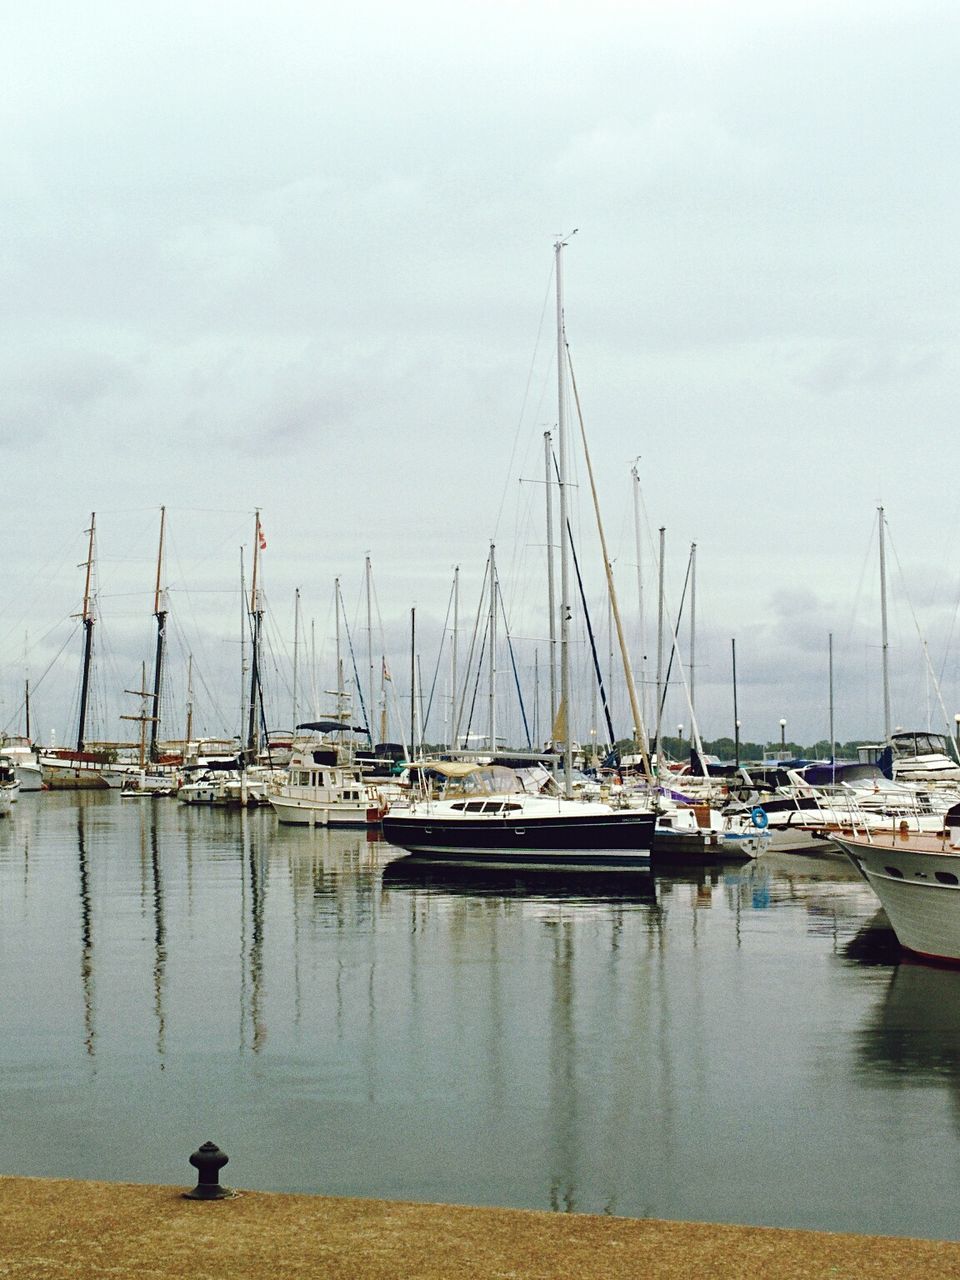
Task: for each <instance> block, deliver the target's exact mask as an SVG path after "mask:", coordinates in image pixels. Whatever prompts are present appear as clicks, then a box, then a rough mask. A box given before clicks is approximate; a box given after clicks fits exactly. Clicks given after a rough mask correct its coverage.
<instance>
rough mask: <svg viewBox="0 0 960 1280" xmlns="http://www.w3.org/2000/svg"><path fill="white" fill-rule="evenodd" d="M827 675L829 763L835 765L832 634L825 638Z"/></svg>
mask: <svg viewBox="0 0 960 1280" xmlns="http://www.w3.org/2000/svg"><path fill="white" fill-rule="evenodd" d="M827 675H828V679H829V683H830V763H831V764H833V765H836V754H835V752H836V744H835V743H834V740H833V632H832V631H831V632H830V634H829V635H828V636H827Z"/></svg>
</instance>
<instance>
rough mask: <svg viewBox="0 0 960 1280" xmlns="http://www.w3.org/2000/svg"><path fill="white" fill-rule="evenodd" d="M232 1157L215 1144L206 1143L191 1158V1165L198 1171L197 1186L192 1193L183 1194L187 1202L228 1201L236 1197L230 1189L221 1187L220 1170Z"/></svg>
mask: <svg viewBox="0 0 960 1280" xmlns="http://www.w3.org/2000/svg"><path fill="white" fill-rule="evenodd" d="M229 1159H230V1157H229V1156H228V1155H227V1154H226V1152H225V1151H221V1150H220V1148H219V1147H218V1146H217V1144H216V1143H215V1142H205V1143H204V1144H203V1146H201V1147H200V1148H199V1149H198V1150H197V1151H195V1152H194V1153H193V1155H192V1156H191V1157H190V1163H191V1164H192V1165H193V1167H194V1168H195V1169H196V1170H197V1174H198V1177H197V1185H196V1186H195V1187H194V1188H193V1190H192V1191H185V1192H184V1193H183V1194H184V1196H185V1197H186V1199H187V1200H227V1199H229V1198H230V1197H231V1196H234V1195H236V1192H235V1191H231V1190H230V1188H229V1187H221V1185H220V1170H221V1169H222V1168H223V1166H224V1165H225V1164H226V1163H227V1161H228V1160H229Z"/></svg>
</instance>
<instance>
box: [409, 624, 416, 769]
mask: <svg viewBox="0 0 960 1280" xmlns="http://www.w3.org/2000/svg"><path fill="white" fill-rule="evenodd" d="M416 754H417V609H416V606H415V605H414V606H413V607H412V608H411V610H410V755H411V757H415V756H416Z"/></svg>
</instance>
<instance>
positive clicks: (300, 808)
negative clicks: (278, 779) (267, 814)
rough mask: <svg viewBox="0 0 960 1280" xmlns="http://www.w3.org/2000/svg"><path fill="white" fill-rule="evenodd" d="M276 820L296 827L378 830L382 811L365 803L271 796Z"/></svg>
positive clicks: (270, 799)
mask: <svg viewBox="0 0 960 1280" xmlns="http://www.w3.org/2000/svg"><path fill="white" fill-rule="evenodd" d="M268 799H269V801H270V803H271V805H272V806H273V810H274V812H275V813H276V815H277V821H278V822H282V823H284V825H286V826H293V827H375V826H377V825H378V824H379V822H380V819H381V818H382V817H383V809H382V808H377V807H376V806H368V805H365V804H347V803H336V802H334V801H331V802H329V803H326V804H325V803H323V802H320V801H307V800H297V799H285V798H284V797H281V796H275V795H271V796H269V797H268Z"/></svg>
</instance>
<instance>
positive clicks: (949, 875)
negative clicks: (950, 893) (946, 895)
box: [936, 871, 960, 884]
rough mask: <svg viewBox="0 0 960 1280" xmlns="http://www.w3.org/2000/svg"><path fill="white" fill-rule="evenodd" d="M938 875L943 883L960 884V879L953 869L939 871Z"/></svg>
mask: <svg viewBox="0 0 960 1280" xmlns="http://www.w3.org/2000/svg"><path fill="white" fill-rule="evenodd" d="M936 877H937V879H938V880H939V881H940V883H941V884H960V880H958V879H957V877H956V876H955V875H954V874H953V872H952V871H938V872H936Z"/></svg>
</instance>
